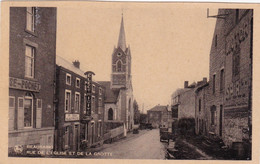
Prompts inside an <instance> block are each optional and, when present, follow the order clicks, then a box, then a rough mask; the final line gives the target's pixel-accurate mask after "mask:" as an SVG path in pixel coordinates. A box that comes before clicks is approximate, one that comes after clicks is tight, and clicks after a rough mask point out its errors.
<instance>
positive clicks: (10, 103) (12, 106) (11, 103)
mask: <svg viewBox="0 0 260 164" xmlns="http://www.w3.org/2000/svg"><path fill="white" fill-rule="evenodd" d="M14 107H15V97H11V96H9V108H14Z"/></svg>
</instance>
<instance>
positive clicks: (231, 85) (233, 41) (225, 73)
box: [206, 9, 253, 147]
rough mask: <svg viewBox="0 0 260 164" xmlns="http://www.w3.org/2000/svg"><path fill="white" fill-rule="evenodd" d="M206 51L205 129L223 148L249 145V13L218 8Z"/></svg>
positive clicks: (250, 81)
mask: <svg viewBox="0 0 260 164" xmlns="http://www.w3.org/2000/svg"><path fill="white" fill-rule="evenodd" d="M218 15H222V17H221V18H220V17H219V18H217V22H216V27H215V32H214V37H213V41H212V46H211V52H210V80H209V93H210V95H209V96H208V99H207V102H208V103H207V106H206V108H207V109H209V110H210V113H209V114H208V116H207V117H208V121H209V122H208V130H209V132H210V134H213V135H216V136H219V137H220V138H222V139H223V141H224V142H225V144H226V145H228V146H229V147H233V146H234V144H238V143H249V142H251V123H252V121H251V111H252V107H251V99H252V97H251V96H252V53H253V52H252V47H253V10H249V9H220V10H219V12H218Z"/></svg>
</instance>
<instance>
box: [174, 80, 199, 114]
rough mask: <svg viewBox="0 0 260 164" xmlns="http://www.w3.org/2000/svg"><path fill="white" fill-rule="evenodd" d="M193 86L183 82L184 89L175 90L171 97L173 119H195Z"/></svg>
mask: <svg viewBox="0 0 260 164" xmlns="http://www.w3.org/2000/svg"><path fill="white" fill-rule="evenodd" d="M195 86H196V83H192V84H191V85H189V83H188V81H185V82H184V88H182V89H177V90H176V91H175V92H174V93H173V94H172V96H171V108H172V115H173V118H178V119H181V118H195V92H194V91H195Z"/></svg>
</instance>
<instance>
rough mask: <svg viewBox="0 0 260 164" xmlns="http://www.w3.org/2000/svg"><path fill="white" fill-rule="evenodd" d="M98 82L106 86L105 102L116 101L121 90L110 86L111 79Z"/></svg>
mask: <svg viewBox="0 0 260 164" xmlns="http://www.w3.org/2000/svg"><path fill="white" fill-rule="evenodd" d="M98 83H99V84H101V85H102V86H104V87H105V88H106V89H105V101H104V102H105V103H116V102H117V98H118V95H119V91H120V90H119V89H112V88H110V86H111V82H110V81H98Z"/></svg>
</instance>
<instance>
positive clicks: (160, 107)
mask: <svg viewBox="0 0 260 164" xmlns="http://www.w3.org/2000/svg"><path fill="white" fill-rule="evenodd" d="M148 111H153V112H163V111H168V110H167V106H163V105H156V106H155V107H153V108H152V109H150V110H148Z"/></svg>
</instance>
